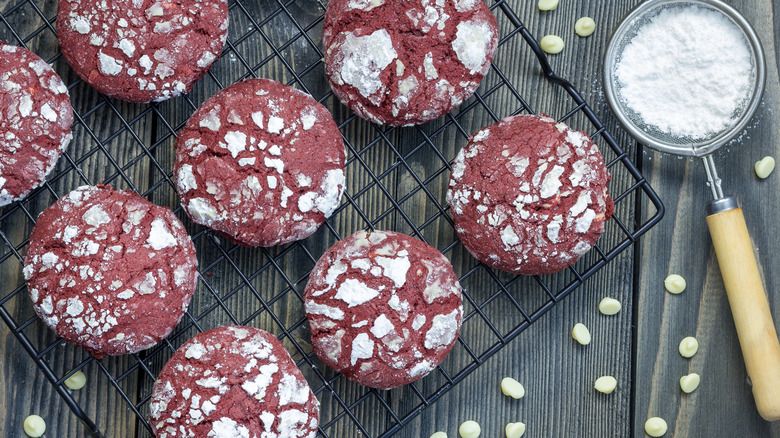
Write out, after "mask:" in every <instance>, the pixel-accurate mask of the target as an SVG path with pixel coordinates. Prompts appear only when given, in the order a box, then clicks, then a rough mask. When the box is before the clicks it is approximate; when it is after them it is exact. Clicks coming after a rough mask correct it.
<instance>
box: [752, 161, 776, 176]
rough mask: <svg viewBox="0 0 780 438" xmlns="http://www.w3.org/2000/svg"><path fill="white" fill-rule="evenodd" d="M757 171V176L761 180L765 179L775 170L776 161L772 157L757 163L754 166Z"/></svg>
mask: <svg viewBox="0 0 780 438" xmlns="http://www.w3.org/2000/svg"><path fill="white" fill-rule="evenodd" d="M753 168H754V169H756V175H758V177H759V178H761V179H764V178H766V177H768V176H769V174H770V173H772V171H773V170H775V159H774V158H772V157H764V158H762V159H761V161H756V165H755V166H753Z"/></svg>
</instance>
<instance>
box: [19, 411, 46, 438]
mask: <svg viewBox="0 0 780 438" xmlns="http://www.w3.org/2000/svg"><path fill="white" fill-rule="evenodd" d="M44 432H46V422H45V421H43V418H41V417H40V416H38V415H30V416H29V417H27V418H25V419H24V433H26V434H27V436H29V437H32V438H38V437H40V436H43V433H44Z"/></svg>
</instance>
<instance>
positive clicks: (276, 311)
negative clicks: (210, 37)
mask: <svg viewBox="0 0 780 438" xmlns="http://www.w3.org/2000/svg"><path fill="white" fill-rule="evenodd" d="M56 3H57V2H56V0H21V1H19V2H18V3H16V4H14V5H12V6H10V7H8V8H6V10H5V11H1V12H0V40H9V41H10V42H11V43H13V44H18V45H21V46H24V47H27V48H30V49H31V50H33V51H35V52H36V53H38V54H39V55H40V56H41V57H43V58H44V59H46V60H48V61H49V62H50V63H52V64H53V66H54V68H55V70H56V71H57V72H58V73H59V74H60V75H61V76H62V77H63V79H64V80H65V82H66V84H67V85H68V89H69V91H70V94H71V97H72V102H73V106H74V110H75V120H76V121H75V123H74V141H73V142H72V143H71V146H70V147H69V150H68V151H67V152H66V153H65V154H64V156H63V158H62V159H61V160H60V162H59V164H58V166H57V168H56V169H55V171H54V172H52V175H50V176H49V178H48V181H47V182H46V184H45V185H44V186H43V187H42V188H40V189H38V190H35V191H34V192H33V193H32V194H31V195H30V196H28V197H27V198H26V199H25V200H23V201H21V202H18V203H15V204H13V205H11V206H9V207H6V208H4V209H0V239H1V240H2V242H3V244H2V245H0V278H2V279H3V280H2V282H0V297H2V298H0V317H2V319H3V321H4V322H5V323H6V325H7V326H8V327H9V328H10V330H11V332H12V333H13V335H14V336H15V337H16V338H17V339H18V341H19V342H20V343H21V345H22V346H23V347H24V349H25V350H26V351H27V352H28V353H29V355H30V356H31V357H32V358H33V359H34V361H35V363H36V364H37V365H38V367H39V369H40V371H41V372H42V373H43V375H44V376H45V377H46V379H47V380H48V381H49V382H50V383H51V384H52V385H53V387H54V389H55V390H56V392H57V393H58V394H59V395H60V396H61V397H62V399H63V400H64V401H65V403H66V404H67V405H68V407H69V408H70V409H71V410H72V411H73V413H74V414H75V415H77V416H78V417H79V418H80V419H81V421H82V422H83V424H84V425H85V427H86V429H87V431H88V433H89V434H90V435H91V436H95V437H101V436H119V434H120V433H125V434H127V433H131V434H134V435H135V436H138V437H146V436H151V430H150V427H149V423H148V420H147V419H148V410H149V408H148V404H149V399H150V393H151V386H152V384H153V382H154V380H155V378H156V376H157V373H158V372H159V371H160V369H161V368H162V366H163V364H164V363H165V361H166V360H167V359H168V358H170V356H171V355H172V354H173V352H174V351H175V350H176V348H177V347H178V346H180V345H181V344H183V343H184V342H185V341H186V340H187V339H189V338H190V337H191V336H193V335H194V334H196V333H197V332H199V331H204V330H207V329H209V328H212V327H216V326H219V325H224V324H230V323H232V324H245V325H251V326H255V327H259V328H263V329H265V330H268V331H271V332H272V333H275V334H276V335H277V336H279V338H280V339H281V340H282V341H283V343H284V344H285V346H286V347H287V348H288V350H289V351H290V353H291V355H292V357H293V359H294V360H295V361H296V363H297V364H298V366H299V368H301V370H302V372H303V374H304V375H305V376H306V378H307V380H308V381H309V383H310V385H311V387H312V390H313V391H314V392H315V394H317V397H318V399H319V400H320V402H321V413H320V430H319V432H320V435H321V436H323V437H346V436H357V434H362V435H364V436H369V437H370V436H381V437H386V436H390V435H392V434H394V433H395V432H397V431H399V430H400V429H401V428H402V427H403V426H404V425H405V424H407V423H408V422H409V421H411V419H412V418H414V417H415V416H416V415H418V414H419V413H420V412H421V411H422V410H423V409H425V408H426V407H427V406H429V405H431V404H432V403H434V402H435V401H436V400H437V399H438V398H439V397H441V396H442V395H443V394H444V393H445V392H447V391H448V390H449V389H450V388H452V387H453V386H454V385H456V384H457V383H458V382H460V381H461V380H463V379H464V378H466V376H468V375H469V374H470V373H471V372H472V371H474V370H475V369H476V368H477V367H479V366H480V365H481V364H483V363H484V362H485V361H486V360H487V359H488V358H489V357H491V356H492V355H494V354H495V353H497V352H498V351H500V350H501V348H503V346H505V345H506V344H507V343H508V342H510V341H511V340H512V339H514V338H515V337H517V336H518V335H519V334H520V333H521V332H523V330H525V329H526V328H527V327H528V326H529V325H530V324H532V323H533V322H534V321H536V320H537V319H539V318H540V317H541V316H542V315H543V314H544V313H546V312H547V311H548V310H550V308H551V307H552V306H554V305H555V304H556V303H557V302H559V301H560V300H562V299H563V298H564V297H566V296H567V295H568V294H569V293H571V292H572V291H573V290H574V289H576V288H577V287H578V286H579V285H580V284H582V282H583V281H585V280H586V279H587V278H588V277H590V276H592V275H593V274H594V273H595V272H597V271H599V270H600V269H602V268H603V267H604V266H605V265H606V264H607V263H609V262H610V261H611V260H612V259H614V258H615V257H616V256H617V255H618V254H620V253H621V252H622V251H624V250H626V249H627V248H628V247H629V246H630V245H631V244H633V243H634V242H636V240H637V239H638V238H639V237H640V236H641V235H642V234H644V233H645V232H647V231H648V230H649V229H650V228H651V227H652V226H654V225H655V224H656V223H657V222H658V221H659V220H660V219H661V217H662V216H663V211H664V210H663V205H662V204H661V201H660V200H659V199H658V197H657V196H656V194H655V192H654V191H653V190H652V188H651V187H650V186H649V184H648V183H647V181H646V180H645V179H644V178H643V177H642V176H641V174H640V173H639V171H638V170H637V168H636V167H635V166H634V164H633V163H632V162H631V160H630V159H629V157H628V155H627V154H626V153H625V152H623V150H622V149H621V148H620V147H619V146H618V144H617V143H616V141H615V140H614V138H613V137H612V136H611V135H610V133H609V132H607V130H606V129H605V127H604V125H603V124H602V123H601V121H600V120H599V119H598V117H597V116H596V115H595V113H594V112H593V110H592V109H591V108H590V107H589V106H588V104H587V103H586V102H585V100H584V99H583V98H582V96H581V95H580V94H579V92H578V91H577V90H576V89H575V88H574V87H573V86H572V85H571V84H570V83H569V82H567V81H565V80H564V79H562V78H560V77H558V76H557V75H556V74H555V73H554V72H553V71H552V69H551V68H550V65H549V64H548V62H547V60H546V57H545V55H544V54H543V52H542V51H541V49H540V47H539V45H538V44H537V42H536V41H535V39H534V38H533V36H532V34H531V33H530V32H529V30H528V29H526V28H525V27H524V26H523V24H522V23H521V22H520V19H519V18H518V17H517V15H516V14H515V13H514V11H513V10H512V8H511V7H510V5H509V2H508V1H507V0H497V1H494V2H493V3H492V4H491V9H492V10H493V12H494V14H495V15H496V16H497V18H498V22H499V28H500V31H501V35H502V38H501V41H500V44H499V51H498V53H497V55H496V59H495V62H494V64H493V67H492V71H491V72H490V73H489V74H488V75H487V76H486V78H485V80H484V81H483V83H482V84H481V86H480V88H479V89H478V90H477V93H476V94H475V96H474V97H472V98H470V99H469V100H467V101H466V102H464V103H463V105H461V107H460V108H459V109H457V110H456V111H454V112H453V113H451V114H449V115H447V116H445V117H442V118H440V119H439V120H436V121H433V122H430V123H427V124H425V125H423V126H420V127H415V128H393V127H382V126H377V125H372V124H370V123H368V122H365V121H363V120H361V119H359V118H357V117H356V116H355V115H353V114H352V113H350V112H348V111H347V110H346V109H345V108H344V107H342V106H341V105H340V104H339V102H338V101H337V99H336V98H335V97H334V96H333V94H332V92H331V91H330V90H329V88H328V87H327V85H326V81H325V78H324V67H323V62H322V52H321V50H320V45H321V42H320V39H321V29H322V22H323V18H324V11H325V4H324V3H323V2H322V1H320V0H274V1H252V0H231V2H230V5H229V11H230V19H231V28H230V32H229V36H228V43H227V45H226V47H225V50H224V52H223V54H222V58H221V59H220V60H219V61H218V62H217V63H216V64H215V66H214V67H213V68H212V69H211V70H210V71H209V73H208V75H207V76H206V77H205V78H204V79H203V80H201V81H200V82H199V83H198V84H197V85H196V87H195V88H194V90H193V91H192V92H190V93H189V94H188V95H186V96H183V97H179V98H176V99H172V100H170V101H167V102H163V103H159V104H150V105H136V104H127V103H124V102H119V101H115V100H112V99H107V98H105V97H104V96H101V95H100V94H98V93H97V92H95V91H93V90H90V89H89V87H88V86H87V85H86V84H85V83H84V82H83V81H81V80H80V79H79V78H78V77H77V76H76V75H75V74H74V73H73V71H72V70H71V69H70V68H69V67H68V65H67V63H65V61H64V59H63V58H62V56H61V54H60V53H59V49H58V46H57V41H56V34H55V29H54V27H53V23H54V21H55V15H56ZM0 4H2V2H0ZM537 61H538V63H537ZM538 67H541V74H539V71H538V70H537V68H538ZM248 77H269V78H273V79H276V80H279V81H281V82H285V83H287V84H289V85H292V86H295V87H298V88H300V89H302V90H305V91H307V92H309V93H311V94H312V95H313V96H314V97H315V98H316V99H318V100H319V101H320V102H321V103H323V104H324V105H325V106H326V107H328V108H329V109H330V110H331V112H332V113H333V115H334V118H335V119H336V121H337V123H338V124H339V127H340V129H341V132H342V134H343V136H344V141H345V145H346V147H347V152H348V160H347V190H346V193H345V195H344V199H343V201H342V205H341V206H340V207H339V208H338V209H337V210H336V212H335V213H334V214H333V216H332V217H331V218H330V219H329V220H328V222H327V223H326V225H325V226H323V227H321V228H320V230H319V231H317V233H315V234H314V235H313V236H312V237H310V238H308V239H306V240H304V241H301V242H296V243H292V244H289V245H284V246H280V247H274V248H245V247H241V246H237V245H233V244H230V243H229V242H225V241H223V240H220V239H219V238H218V237H217V236H216V235H215V234H212V233H211V232H210V231H208V230H206V229H204V228H201V227H199V226H197V225H195V224H193V223H192V222H190V221H189V220H188V219H187V218H186V215H184V213H183V212H182V210H181V208H180V207H179V206H178V200H177V198H176V196H175V189H174V187H175V186H174V183H173V181H172V179H171V167H172V161H173V152H172V149H173V142H174V140H175V136H176V132H177V131H178V130H179V129H181V128H182V127H183V125H184V123H185V122H186V119H187V117H188V116H189V115H190V114H191V113H192V112H193V111H194V110H195V109H196V108H197V107H198V106H199V104H200V103H202V102H203V101H204V100H205V99H206V98H207V97H208V96H211V95H213V94H214V93H215V92H216V91H217V90H219V89H221V88H224V87H225V86H227V85H229V84H231V83H233V82H235V81H237V80H241V79H244V78H248ZM539 90H542V91H541V92H543V93H559V94H560V95H559V96H558V98H557V99H556V102H557V103H556V104H554V105H552V107H551V108H548V109H546V112H548V113H550V114H554V115H559V116H558V117H557V118H558V119H559V120H560V121H566V122H567V123H568V124H569V125H571V126H573V127H575V128H577V129H581V130H584V131H586V132H587V133H589V134H590V136H591V137H592V138H594V140H596V142H597V143H598V144H600V146H602V147H601V150H602V153H603V154H604V156H605V161H606V162H607V163H608V164H607V166H608V167H609V169H610V172H611V173H612V175H613V180H612V182H611V183H610V190H611V192H612V196H613V199H614V201H615V205H616V213H615V215H614V216H613V218H612V220H611V221H609V222H608V223H607V231H606V232H605V234H604V236H603V237H602V239H601V240H600V241H599V243H598V245H596V246H595V247H594V248H593V249H592V250H591V251H590V252H589V253H588V254H586V255H585V256H584V257H583V258H582V259H580V261H579V262H578V263H577V264H575V265H574V266H572V267H571V268H569V269H567V270H565V271H563V272H560V273H557V274H553V275H547V276H541V277H537V276H534V277H524V276H511V275H508V274H505V273H502V272H498V271H495V270H493V269H490V268H487V267H485V266H484V265H482V264H480V263H478V262H477V261H476V260H474V259H473V258H471V257H470V256H469V255H468V253H467V252H466V251H465V249H464V248H463V246H462V244H461V243H460V242H459V241H458V239H457V236H456V234H455V232H454V228H453V224H452V220H451V218H450V217H449V215H448V214H447V210H448V206H447V205H446V202H445V201H444V199H445V194H446V189H447V180H448V177H449V170H450V163H451V161H452V159H453V158H454V156H455V154H456V153H457V151H458V150H459V148H460V147H462V146H463V145H465V144H466V142H467V139H468V136H469V135H470V134H471V133H473V132H475V131H476V130H478V129H479V128H480V127H482V126H485V125H487V124H490V123H493V122H495V121H497V120H500V119H501V118H503V117H505V116H508V115H512V114H518V113H534V112H535V111H534V110H535V108H533V107H532V106H531V105H530V104H529V103H528V100H526V99H525V98H524V97H523V96H527V95H529V96H530V95H533V94H534V93H539V92H540V91H539ZM95 183H106V184H111V185H113V186H114V187H117V188H120V189H130V190H133V191H136V192H138V193H140V194H141V195H142V196H145V197H147V198H148V199H149V200H151V201H152V202H155V203H157V204H159V205H166V206H169V207H171V208H172V209H173V210H174V212H175V213H176V214H177V216H179V218H180V219H182V221H183V222H184V223H185V226H186V227H187V228H188V231H189V232H190V234H191V236H192V239H193V241H194V242H195V245H196V249H197V251H198V254H199V262H200V281H199V287H198V291H197V292H196V295H195V298H194V299H193V302H192V304H191V305H190V308H189V310H188V312H187V313H186V315H185V317H184V319H183V320H182V322H181V323H180V324H179V325H178V326H177V327H176V329H175V330H174V332H173V333H172V334H171V335H170V336H169V337H168V338H167V339H166V340H164V341H163V342H161V343H160V344H158V345H157V346H155V347H153V348H151V349H150V350H147V351H144V352H141V353H138V354H133V355H127V356H122V357H113V358H111V357H109V358H103V359H101V360H97V359H94V358H93V357H91V356H89V355H87V354H86V353H84V352H83V351H82V350H81V349H79V348H76V347H73V346H71V345H67V344H66V343H65V342H64V341H63V340H61V339H59V338H56V337H55V336H54V335H53V334H52V332H51V331H50V330H48V329H47V328H46V327H45V326H44V325H43V323H42V322H41V321H40V320H39V319H38V318H37V317H36V316H35V314H34V312H33V311H32V306H31V305H30V303H29V299H28V298H27V294H26V289H25V285H24V280H23V276H22V273H21V272H22V258H23V254H24V251H25V248H26V245H27V243H28V240H27V238H28V237H29V234H30V231H31V229H32V226H33V225H34V223H35V219H36V217H37V215H38V214H39V213H40V212H41V211H42V210H43V209H44V208H46V207H47V206H48V205H50V204H51V203H53V202H54V201H55V200H56V199H57V198H58V197H59V196H61V195H64V194H66V193H68V192H69V191H70V190H72V189H74V188H75V187H77V186H79V185H82V184H95ZM640 205H645V206H647V208H648V210H649V211H650V214H649V215H647V217H646V218H645V219H643V218H640V217H637V213H636V212H637V211H638V210H639V209H638V208H637V206H640ZM360 228H367V229H393V230H396V231H402V232H406V233H408V234H410V235H412V236H415V237H417V238H419V239H421V240H423V241H426V242H428V243H430V244H432V245H433V246H435V247H437V248H438V249H440V250H441V251H442V252H443V253H444V254H446V255H447V256H448V258H450V260H451V261H452V263H453V266H454V267H455V269H456V272H458V273H460V280H461V284H462V285H463V286H464V295H463V296H464V318H463V327H462V329H461V334H460V336H459V339H458V342H457V343H456V345H455V347H454V348H453V351H452V352H451V353H450V355H449V356H448V357H447V358H446V359H445V361H444V362H443V363H442V364H441V366H439V367H438V369H437V370H436V371H434V372H433V373H431V374H430V375H429V376H427V377H425V378H423V379H422V380H420V381H418V382H416V383H413V384H411V385H407V386H405V387H402V388H397V389H394V390H390V391H378V390H374V389H369V388H365V387H362V386H360V385H357V384H355V383H352V382H349V381H348V380H346V379H344V378H343V377H342V376H340V375H338V374H337V373H335V372H334V371H332V370H330V369H328V368H327V367H326V366H325V365H324V364H323V363H322V362H320V361H319V359H318V358H317V357H316V355H314V354H313V352H312V349H311V345H310V344H309V336H308V331H307V328H306V327H307V325H306V320H305V317H304V312H303V305H302V300H301V295H302V291H303V288H304V286H305V284H306V279H307V276H308V273H309V271H310V270H311V268H312V267H313V266H314V263H315V262H316V260H317V258H318V257H319V256H320V255H321V254H322V253H323V252H324V251H325V249H327V248H328V247H329V246H330V245H332V244H333V243H335V242H336V241H337V240H338V239H340V238H341V237H342V236H345V235H348V234H351V233H352V232H354V231H356V230H357V229H360ZM58 347H59V348H58ZM79 370H83V371H85V372H86V373H88V375H90V376H95V378H96V379H98V380H99V381H100V382H99V383H100V384H101V385H102V384H103V383H105V385H102V386H100V387H99V388H100V390H92V392H93V393H92V394H90V395H89V396H87V395H85V394H83V393H82V392H79V393H74V392H72V391H70V390H68V389H67V387H65V385H64V381H65V380H66V379H67V378H68V377H70V376H71V375H72V374H73V373H75V372H76V371H79ZM106 388H107V389H106ZM105 405H111V406H114V411H116V412H114V413H115V414H116V417H115V418H114V419H113V420H114V421H107V420H106V419H105V418H102V419H98V418H97V416H98V412H103V411H101V410H100V409H105Z"/></svg>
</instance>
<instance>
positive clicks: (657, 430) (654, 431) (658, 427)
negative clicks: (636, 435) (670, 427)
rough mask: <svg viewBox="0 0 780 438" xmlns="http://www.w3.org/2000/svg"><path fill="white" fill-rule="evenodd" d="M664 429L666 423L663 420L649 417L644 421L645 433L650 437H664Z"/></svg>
mask: <svg viewBox="0 0 780 438" xmlns="http://www.w3.org/2000/svg"><path fill="white" fill-rule="evenodd" d="M666 429H667V426H666V421H664V419H663V418H660V417H651V418H648V419H647V421H645V432H647V434H648V435H650V436H652V437H659V436H664V434H666Z"/></svg>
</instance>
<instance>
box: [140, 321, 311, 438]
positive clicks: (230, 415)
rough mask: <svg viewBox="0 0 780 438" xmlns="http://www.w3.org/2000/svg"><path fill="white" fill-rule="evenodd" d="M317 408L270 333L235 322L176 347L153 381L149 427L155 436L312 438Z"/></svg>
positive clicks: (282, 348) (285, 353)
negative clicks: (236, 324) (238, 324)
mask: <svg viewBox="0 0 780 438" xmlns="http://www.w3.org/2000/svg"><path fill="white" fill-rule="evenodd" d="M319 405H320V404H319V401H317V398H316V397H315V396H314V393H312V391H311V389H309V384H308V383H307V382H306V379H304V378H303V375H302V374H301V371H300V370H299V369H298V367H296V366H295V363H294V362H293V361H292V359H291V358H290V354H289V353H287V350H286V349H285V348H284V345H282V343H281V342H280V341H279V340H278V339H276V337H275V336H273V335H272V334H270V333H268V332H266V331H263V330H260V329H256V328H252V327H242V326H235V325H234V326H224V327H217V328H215V329H211V330H209V331H206V332H203V333H200V334H198V335H196V336H195V337H193V338H192V339H190V340H189V341H187V342H186V343H185V344H184V345H182V346H181V347H180V348H179V349H178V350H176V353H174V354H173V357H171V359H170V360H169V361H168V363H166V364H165V366H164V367H163V369H162V371H161V372H160V375H159V376H158V377H157V381H156V382H154V387H153V388H152V399H151V402H150V403H149V413H150V417H151V418H150V421H149V422H150V424H151V425H152V430H153V432H154V435H155V436H156V437H157V438H173V437H204V438H208V437H214V438H252V437H256V438H261V437H262V438H304V437H305V438H314V437H315V436H316V434H317V425H318V421H319Z"/></svg>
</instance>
